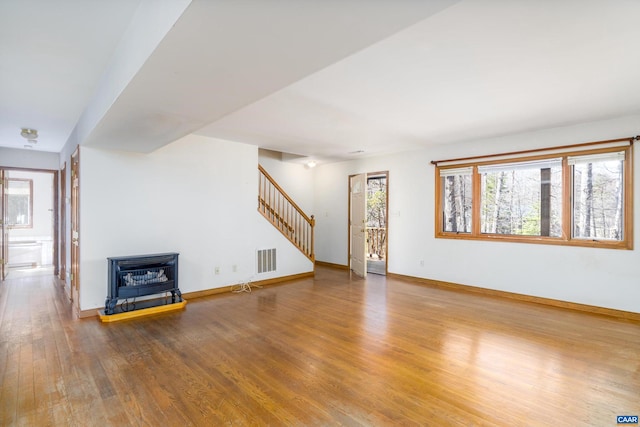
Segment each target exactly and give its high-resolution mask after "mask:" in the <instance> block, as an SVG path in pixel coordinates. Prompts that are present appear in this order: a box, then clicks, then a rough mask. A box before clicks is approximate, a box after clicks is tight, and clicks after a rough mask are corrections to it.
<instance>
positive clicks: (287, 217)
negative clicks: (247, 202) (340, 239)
mask: <svg viewBox="0 0 640 427" xmlns="http://www.w3.org/2000/svg"><path fill="white" fill-rule="evenodd" d="M258 171H259V173H258V211H259V212H260V213H261V214H262V216H264V217H265V218H266V219H267V220H268V221H269V222H271V224H273V226H274V227H276V228H277V229H278V230H280V232H281V233H282V234H283V235H284V236H285V237H286V238H287V239H289V241H290V242H291V243H293V245H294V246H296V247H297V248H298V249H299V250H300V251H301V252H302V253H303V254H304V255H305V256H306V257H307V258H309V260H311V261H312V262H314V261H315V253H314V251H313V245H314V242H313V239H314V236H313V233H314V231H313V229H314V226H315V224H316V220H315V218H314V217H313V215H311V216H307V214H305V213H304V211H303V210H302V209H300V207H299V206H298V205H297V204H296V203H295V202H294V201H293V200H292V199H291V197H289V195H288V194H287V193H286V192H285V191H284V190H283V189H282V188H281V187H280V186H279V185H278V183H277V182H275V180H274V179H273V178H272V177H271V175H269V174H268V173H267V171H265V170H264V168H263V167H262V166H261V165H258Z"/></svg>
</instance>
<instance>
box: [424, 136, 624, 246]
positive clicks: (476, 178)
mask: <svg viewBox="0 0 640 427" xmlns="http://www.w3.org/2000/svg"><path fill="white" fill-rule="evenodd" d="M634 139H635V138H630V139H627V141H630V144H629V145H627V146H614V147H605V148H591V149H589V147H590V146H592V145H594V144H596V143H587V144H577V145H575V146H563V147H559V148H561V149H562V152H561V153H557V152H555V150H556V149H555V148H545V149H540V150H527V151H524V152H522V153H526V154H528V155H526V156H525V155H523V156H522V157H513V156H511V155H512V153H505V154H504V155H509V156H510V157H509V158H507V159H498V160H493V161H492V160H485V159H486V158H487V157H500V156H504V155H501V154H497V155H492V156H479V157H475V158H464V159H453V160H451V161H449V160H446V161H441V162H454V163H453V164H447V165H446V166H438V164H437V163H440V162H432V163H433V164H435V166H436V167H435V197H436V203H435V221H434V223H435V237H436V238H444V239H458V240H481V241H497V242H515V243H533V244H545V245H562V246H577V247H593V248H606V249H627V250H631V249H633V140H634ZM606 142H609V141H606ZM572 147H574V148H575V150H573V151H571V150H570V149H571V148H572ZM551 151H554V152H553V153H550V152H551ZM616 151H624V152H625V160H624V177H623V186H624V189H623V194H624V207H623V210H624V223H623V227H624V236H623V239H622V240H616V241H613V240H595V239H581V238H574V237H572V234H573V233H572V218H573V203H572V198H573V195H572V192H573V188H572V187H573V182H572V170H571V167H570V166H569V165H568V161H567V157H569V156H576V155H589V154H599V153H609V152H616ZM535 152H539V153H542V152H545V154H540V155H535ZM546 153H550V154H546ZM558 157H562V191H563V196H562V216H561V217H562V229H561V236H560V237H546V236H520V235H505V234H489V233H481V232H480V230H481V224H480V218H481V215H480V206H481V182H480V181H481V180H480V175H479V174H478V166H483V165H499V164H505V163H518V162H526V161H533V160H544V159H552V158H558ZM471 160H474V161H471ZM469 166H471V167H473V174H472V191H473V198H472V219H471V221H472V227H471V233H462V232H456V233H452V232H446V231H443V229H444V224H443V218H442V216H443V206H442V193H443V191H444V189H443V186H442V180H441V179H440V170H441V169H449V168H460V167H469Z"/></svg>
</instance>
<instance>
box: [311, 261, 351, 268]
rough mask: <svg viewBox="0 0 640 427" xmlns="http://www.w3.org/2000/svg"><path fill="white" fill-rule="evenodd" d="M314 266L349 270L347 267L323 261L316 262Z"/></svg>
mask: <svg viewBox="0 0 640 427" xmlns="http://www.w3.org/2000/svg"><path fill="white" fill-rule="evenodd" d="M316 265H319V266H321V267H329V268H337V269H339V270H349V266H348V265H342V264H334V263H332V262H325V261H317V260H316Z"/></svg>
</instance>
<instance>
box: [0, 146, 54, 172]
mask: <svg viewBox="0 0 640 427" xmlns="http://www.w3.org/2000/svg"><path fill="white" fill-rule="evenodd" d="M0 166H2V167H11V168H28V169H48V170H58V154H57V153H49V152H46V151H33V150H18V149H15V148H6V147H0Z"/></svg>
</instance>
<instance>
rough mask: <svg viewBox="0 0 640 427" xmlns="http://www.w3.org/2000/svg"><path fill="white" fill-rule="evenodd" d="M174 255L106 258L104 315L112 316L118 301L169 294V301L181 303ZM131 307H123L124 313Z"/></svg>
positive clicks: (176, 258) (176, 256)
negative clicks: (107, 276)
mask: <svg viewBox="0 0 640 427" xmlns="http://www.w3.org/2000/svg"><path fill="white" fill-rule="evenodd" d="M178 255H179V254H177V253H173V252H172V253H165V254H153V255H138V256H124V257H112V258H107V261H108V265H109V294H108V295H107V300H106V301H105V307H104V312H105V314H113V313H114V312H115V309H116V305H117V304H118V300H125V301H127V300H128V299H130V298H136V297H142V296H146V295H154V294H159V293H162V292H171V302H172V303H175V302H176V296H177V298H178V301H182V294H181V293H180V289H179V288H178ZM131 307H133V306H132V305H131V304H125V305H123V311H128V310H129V309H131Z"/></svg>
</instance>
